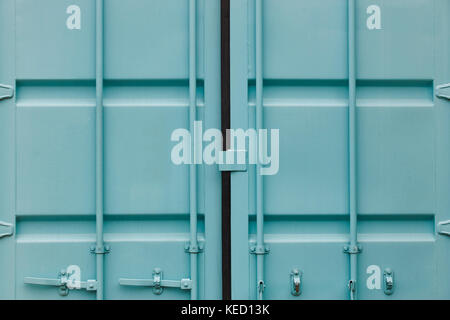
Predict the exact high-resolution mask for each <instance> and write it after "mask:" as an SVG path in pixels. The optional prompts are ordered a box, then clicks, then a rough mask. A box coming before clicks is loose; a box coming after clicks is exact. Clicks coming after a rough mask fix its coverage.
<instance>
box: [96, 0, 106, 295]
mask: <svg viewBox="0 0 450 320" xmlns="http://www.w3.org/2000/svg"><path fill="white" fill-rule="evenodd" d="M95 78H96V145H95V153H96V180H95V183H96V198H95V203H96V250H95V252H96V260H97V283H98V287H97V300H103V262H104V260H103V259H104V254H103V253H104V243H103V0H97V3H96V75H95Z"/></svg>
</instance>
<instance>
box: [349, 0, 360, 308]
mask: <svg viewBox="0 0 450 320" xmlns="http://www.w3.org/2000/svg"><path fill="white" fill-rule="evenodd" d="M355 42H356V37H355V0H348V78H349V81H348V85H349V109H348V122H349V130H348V138H349V140H348V144H349V209H350V251H349V252H350V254H349V257H350V280H349V283H348V286H349V291H350V299H351V300H355V299H356V288H357V282H356V280H357V257H358V255H357V252H358V249H357V248H358V243H357V222H358V216H357V213H356V48H355V45H356V44H355Z"/></svg>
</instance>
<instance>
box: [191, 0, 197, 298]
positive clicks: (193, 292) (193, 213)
mask: <svg viewBox="0 0 450 320" xmlns="http://www.w3.org/2000/svg"><path fill="white" fill-rule="evenodd" d="M196 14H197V6H196V0H189V127H190V132H191V134H194V130H195V121H196V117H197V112H196V110H197V50H196V45H197V39H196V29H197V24H196ZM195 147H196V146H195V139H193V143H191V162H192V163H191V165H190V172H189V180H190V188H189V190H190V194H189V196H190V198H189V202H190V212H189V214H190V245H189V253H190V260H191V280H192V290H191V299H192V300H197V299H198V279H197V272H198V271H197V269H198V266H197V264H198V260H197V255H198V253H199V246H198V239H197V168H196V164H195V150H196V148H195Z"/></svg>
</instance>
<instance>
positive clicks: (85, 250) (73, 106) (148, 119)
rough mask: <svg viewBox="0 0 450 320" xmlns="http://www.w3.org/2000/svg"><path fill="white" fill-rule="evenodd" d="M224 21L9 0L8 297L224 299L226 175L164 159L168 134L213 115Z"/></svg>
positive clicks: (3, 196)
mask: <svg viewBox="0 0 450 320" xmlns="http://www.w3.org/2000/svg"><path fill="white" fill-rule="evenodd" d="M219 17H220V10H219V1H216V0H212V1H209V0H207V1H205V0H198V1H193V0H150V1H148V0H130V1H126V2H124V1H119V0H105V1H101V0H96V1H94V0H41V1H32V0H1V1H0V26H1V27H0V83H2V84H4V86H3V87H1V88H0V96H3V98H2V100H1V101H0V122H1V124H0V149H1V153H0V172H1V174H0V176H1V179H0V221H2V222H1V224H0V233H1V236H2V238H1V239H0V252H1V254H2V257H3V258H2V259H0V271H1V273H2V274H3V276H4V281H3V282H2V285H1V286H0V297H1V298H8V299H14V298H17V299H95V298H100V299H101V298H104V299H129V298H132V299H190V298H194V299H195V298H199V299H200V298H210V299H216V298H220V277H219V274H220V266H221V265H220V231H219V230H220V223H219V221H220V201H219V200H218V199H220V173H219V172H218V171H217V169H216V168H211V167H203V166H197V172H196V173H195V172H194V174H192V170H190V167H189V166H188V165H185V166H184V165H176V163H174V162H173V161H172V160H171V150H172V147H173V146H174V142H173V141H171V135H172V133H173V131H174V130H176V129H179V128H187V129H189V128H190V126H191V124H192V123H193V122H194V120H196V119H197V120H201V121H203V123H204V126H205V127H218V125H219V123H220V118H219V117H218V116H217V114H220V78H219V77H220V20H219ZM192 111H193V112H192ZM192 195H194V197H193V196H192ZM101 220H103V223H101ZM197 239H198V241H197ZM197 242H198V243H197ZM102 264H103V266H102ZM77 280H81V282H77Z"/></svg>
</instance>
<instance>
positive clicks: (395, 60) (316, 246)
mask: <svg viewBox="0 0 450 320" xmlns="http://www.w3.org/2000/svg"><path fill="white" fill-rule="evenodd" d="M449 15H450V3H449V2H448V1H445V0H408V1H402V0H399V1H385V0H373V1H371V0H321V1H309V0H283V1H278V0H231V29H230V34H231V127H232V128H244V129H247V128H257V129H259V128H267V129H279V130H280V131H279V132H280V150H279V157H280V168H279V172H278V174H276V175H272V176H264V177H263V178H261V177H260V176H258V174H257V172H258V171H259V170H260V168H259V167H258V168H255V167H256V166H251V167H250V168H249V170H247V171H241V172H231V193H232V194H231V199H232V204H231V206H232V211H231V217H232V218H231V219H232V225H231V229H232V258H231V261H232V295H233V298H235V299H248V298H250V299H257V298H263V299H433V298H437V299H448V298H450V278H449V276H448V272H447V270H448V266H449V263H450V260H449V255H448V254H447V253H448V250H449V249H450V247H449V246H450V242H449V240H450V238H449V237H448V236H447V235H448V233H447V232H448V230H449V228H447V225H448V220H449V215H450V202H449V198H450V197H449V194H450V105H449V102H448V100H447V93H448V91H446V90H447V88H446V86H445V85H443V84H446V83H448V82H449V79H450V59H449V57H450V24H449V19H448V16H449ZM261 119H262V120H261ZM261 193H262V194H261ZM261 199H262V201H261ZM244 243H247V244H248V246H245V245H243V244H244ZM255 246H256V247H261V246H262V247H261V248H260V250H256V249H255ZM255 250H256V252H260V253H261V254H257V255H255V254H254V253H255ZM261 283H262V284H263V285H264V291H262V290H261Z"/></svg>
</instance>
